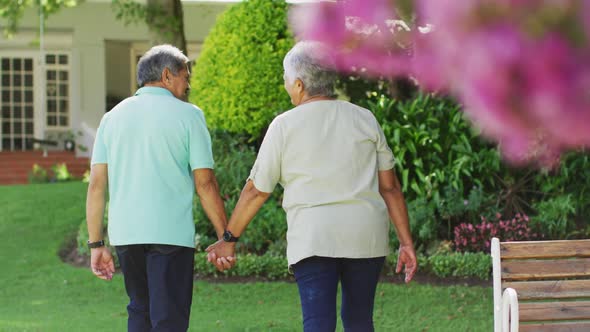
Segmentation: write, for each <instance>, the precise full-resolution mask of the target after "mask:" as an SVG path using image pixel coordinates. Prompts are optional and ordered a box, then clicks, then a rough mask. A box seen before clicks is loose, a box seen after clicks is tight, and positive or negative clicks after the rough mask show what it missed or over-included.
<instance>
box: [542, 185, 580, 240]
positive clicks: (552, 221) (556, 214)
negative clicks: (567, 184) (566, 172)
mask: <svg viewBox="0 0 590 332" xmlns="http://www.w3.org/2000/svg"><path fill="white" fill-rule="evenodd" d="M572 197H573V195H571V194H567V195H559V196H556V197H552V198H549V199H547V200H544V201H541V202H538V203H536V204H535V205H534V208H535V209H536V210H537V212H538V215H536V216H535V217H534V218H533V219H532V220H533V225H535V226H536V227H538V229H539V230H540V232H541V234H543V235H545V237H546V239H565V238H566V237H567V235H568V233H569V232H570V231H572V230H573V228H574V218H573V217H574V213H575V212H576V208H575V206H574V202H573V198H572Z"/></svg>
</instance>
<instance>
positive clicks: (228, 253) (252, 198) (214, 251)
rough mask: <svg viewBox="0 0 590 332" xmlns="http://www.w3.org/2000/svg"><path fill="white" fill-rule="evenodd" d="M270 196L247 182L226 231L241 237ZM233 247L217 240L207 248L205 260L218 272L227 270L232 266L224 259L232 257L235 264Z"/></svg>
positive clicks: (232, 243)
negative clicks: (212, 264) (215, 267)
mask: <svg viewBox="0 0 590 332" xmlns="http://www.w3.org/2000/svg"><path fill="white" fill-rule="evenodd" d="M270 194H271V193H265V192H262V191H260V190H258V189H256V187H255V186H254V182H252V180H248V182H247V183H246V185H245V186H244V189H242V193H241V194H240V198H239V199H238V203H237V204H236V207H235V209H234V211H233V212H232V215H231V217H230V220H229V224H228V225H227V230H228V231H230V232H231V233H232V234H233V235H234V236H236V237H239V236H240V235H242V233H243V232H244V230H245V229H246V227H247V226H248V224H249V223H250V221H252V219H254V216H255V215H256V213H257V212H258V210H260V208H261V207H262V205H263V204H264V202H266V200H267V199H268V198H269V197H270ZM235 246H236V243H235V242H225V241H223V240H219V241H217V242H216V243H214V244H212V245H211V246H209V247H208V248H207V252H209V254H208V255H207V258H208V260H209V261H210V262H212V263H214V264H215V266H217V269H218V270H220V271H223V270H224V269H229V268H230V267H231V266H232V265H233V264H231V262H226V258H227V257H232V260H231V261H232V262H234V264H235V260H234V259H233V256H234V254H235Z"/></svg>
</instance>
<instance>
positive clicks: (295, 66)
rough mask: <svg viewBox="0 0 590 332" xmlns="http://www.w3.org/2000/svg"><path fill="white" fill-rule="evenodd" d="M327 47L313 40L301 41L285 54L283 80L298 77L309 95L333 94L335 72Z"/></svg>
mask: <svg viewBox="0 0 590 332" xmlns="http://www.w3.org/2000/svg"><path fill="white" fill-rule="evenodd" d="M329 54H330V53H329V50H328V49H327V47H326V46H325V45H324V44H322V43H320V42H315V41H301V42H298V43H297V44H295V46H293V48H292V49H291V50H290V51H289V52H288V53H287V55H285V59H284V60H283V68H284V69H285V80H288V81H289V82H294V81H295V80H296V79H300V80H301V81H302V82H303V89H304V90H305V92H307V94H308V95H309V96H318V95H319V96H328V97H332V96H334V83H335V82H336V73H335V71H334V64H333V62H332V59H331V58H330V55H329Z"/></svg>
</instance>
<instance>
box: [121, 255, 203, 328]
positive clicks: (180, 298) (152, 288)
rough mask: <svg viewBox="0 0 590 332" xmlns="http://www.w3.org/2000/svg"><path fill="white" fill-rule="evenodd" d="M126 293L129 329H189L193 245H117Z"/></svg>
mask: <svg viewBox="0 0 590 332" xmlns="http://www.w3.org/2000/svg"><path fill="white" fill-rule="evenodd" d="M115 249H116V251H117V256H118V257H119V263H120V265H121V270H122V271H123V277H124V279H125V289H126V291H127V295H128V296H129V305H128V306H127V312H128V314H129V318H128V321H127V329H128V331H129V332H156V331H157V332H164V331H166V332H168V331H169V332H178V331H186V330H187V329H188V323H189V316H190V309H191V303H192V298H193V266H194V260H193V259H194V249H193V248H188V247H180V246H172V245H163V244H136V245H125V246H116V247H115Z"/></svg>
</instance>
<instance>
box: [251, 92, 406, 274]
mask: <svg viewBox="0 0 590 332" xmlns="http://www.w3.org/2000/svg"><path fill="white" fill-rule="evenodd" d="M394 162H395V160H394V158H393V154H392V153H391V149H390V148H389V146H388V145H387V141H386V140H385V136H384V135H383V131H382V129H381V127H380V126H379V123H378V122H377V120H376V119H375V117H374V116H373V114H372V113H371V112H370V111H369V110H367V109H364V108H362V107H359V106H356V105H354V104H351V103H349V102H346V101H340V100H322V101H314V102H309V103H306V104H303V105H300V106H297V107H295V108H293V109H292V110H290V111H288V112H285V113H283V114H281V115H279V116H277V117H276V118H275V119H274V120H273V122H272V123H271V124H270V127H269V128H268V131H267V133H266V136H265V137H264V141H263V142H262V145H261V147H260V152H259V153H258V157H257V159H256V162H255V163H254V166H253V167H252V171H251V173H250V176H249V179H251V180H252V181H253V182H254V186H255V187H256V189H258V190H260V191H262V192H272V191H273V189H274V187H275V185H276V184H277V183H280V184H281V185H282V186H283V187H284V188H285V192H284V198H283V208H284V209H285V211H286V213H287V223H288V230H287V260H288V262H289V265H292V264H295V263H297V262H298V261H300V260H302V259H304V258H307V257H311V256H324V257H346V258H370V257H379V256H386V255H387V254H389V252H390V250H389V241H388V236H389V224H390V222H389V215H388V213H387V207H386V206H385V202H384V201H383V198H382V197H381V195H380V194H379V187H378V176H377V170H388V169H392V168H393V166H394Z"/></svg>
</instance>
